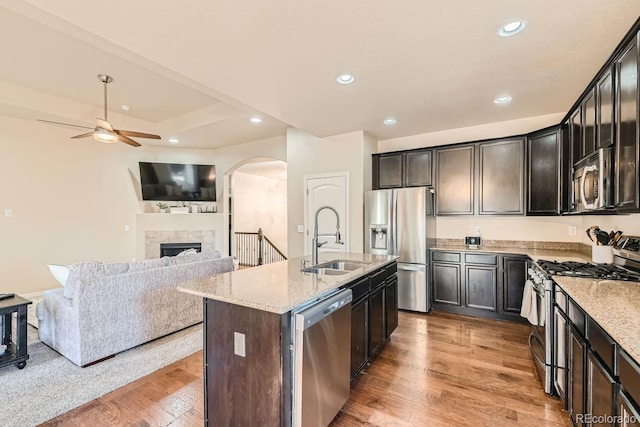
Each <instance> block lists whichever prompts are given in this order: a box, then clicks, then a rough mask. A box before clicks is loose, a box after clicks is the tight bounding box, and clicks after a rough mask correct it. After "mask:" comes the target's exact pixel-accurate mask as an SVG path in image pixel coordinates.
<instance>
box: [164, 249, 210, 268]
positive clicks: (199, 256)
mask: <svg viewBox="0 0 640 427" xmlns="http://www.w3.org/2000/svg"><path fill="white" fill-rule="evenodd" d="M220 257H221V255H220V252H219V251H216V250H213V251H207V252H196V253H194V254H186V255H181V256H177V255H176V256H172V257H166V258H168V261H169V263H168V264H167V265H180V264H188V263H191V262H198V261H204V260H208V259H216V258H220Z"/></svg>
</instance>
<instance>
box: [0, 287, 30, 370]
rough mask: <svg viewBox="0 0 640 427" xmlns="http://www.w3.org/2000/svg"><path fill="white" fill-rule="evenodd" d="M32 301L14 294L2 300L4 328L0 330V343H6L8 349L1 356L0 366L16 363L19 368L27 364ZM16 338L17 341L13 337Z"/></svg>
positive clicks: (0, 306) (0, 309)
mask: <svg viewBox="0 0 640 427" xmlns="http://www.w3.org/2000/svg"><path fill="white" fill-rule="evenodd" d="M29 304H31V301H29V300H26V299H24V298H21V297H19V296H14V297H13V298H8V299H4V300H0V319H2V328H1V330H0V340H1V341H0V344H5V345H6V346H7V349H6V350H5V352H4V354H3V355H2V356H0V368H1V367H3V366H6V365H12V364H15V365H16V366H17V367H18V369H22V368H24V367H25V366H26V365H27V359H29V355H28V354H27V305H29ZM13 313H16V336H15V337H12V330H13V328H12V326H13ZM12 338H15V341H14V340H13V339H12Z"/></svg>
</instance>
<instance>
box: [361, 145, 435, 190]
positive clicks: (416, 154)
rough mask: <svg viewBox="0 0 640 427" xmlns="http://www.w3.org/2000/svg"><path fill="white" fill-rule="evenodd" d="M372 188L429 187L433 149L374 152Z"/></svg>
mask: <svg viewBox="0 0 640 427" xmlns="http://www.w3.org/2000/svg"><path fill="white" fill-rule="evenodd" d="M372 163H373V189H374V190H377V189H383V188H401V187H422V186H426V187H430V186H431V185H432V184H433V183H432V181H433V150H431V149H421V150H411V151H405V152H394V153H384V154H374V155H373V156H372Z"/></svg>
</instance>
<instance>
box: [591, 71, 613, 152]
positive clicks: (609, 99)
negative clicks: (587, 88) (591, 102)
mask: <svg viewBox="0 0 640 427" xmlns="http://www.w3.org/2000/svg"><path fill="white" fill-rule="evenodd" d="M595 90H596V149H597V148H605V147H609V146H610V145H612V144H613V141H614V137H613V75H612V73H611V67H609V68H608V69H607V70H606V71H605V72H604V73H603V75H602V76H601V77H600V79H599V80H598V82H597V83H596V88H595Z"/></svg>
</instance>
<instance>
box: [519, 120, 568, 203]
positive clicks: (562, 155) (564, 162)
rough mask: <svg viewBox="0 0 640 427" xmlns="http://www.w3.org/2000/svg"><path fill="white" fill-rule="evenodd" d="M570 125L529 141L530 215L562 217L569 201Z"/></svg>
mask: <svg viewBox="0 0 640 427" xmlns="http://www.w3.org/2000/svg"><path fill="white" fill-rule="evenodd" d="M568 134H569V124H568V123H567V124H566V125H565V126H562V127H560V126H557V127H554V128H550V129H546V130H543V131H539V132H535V133H532V134H530V135H529V137H528V156H527V161H528V168H527V186H528V189H529V191H528V192H527V194H528V197H527V215H559V214H560V213H562V212H566V211H567V210H568V201H569V194H568V189H569V185H568V184H569V172H570V170H571V165H570V160H571V159H570V158H569V140H568Z"/></svg>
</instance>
